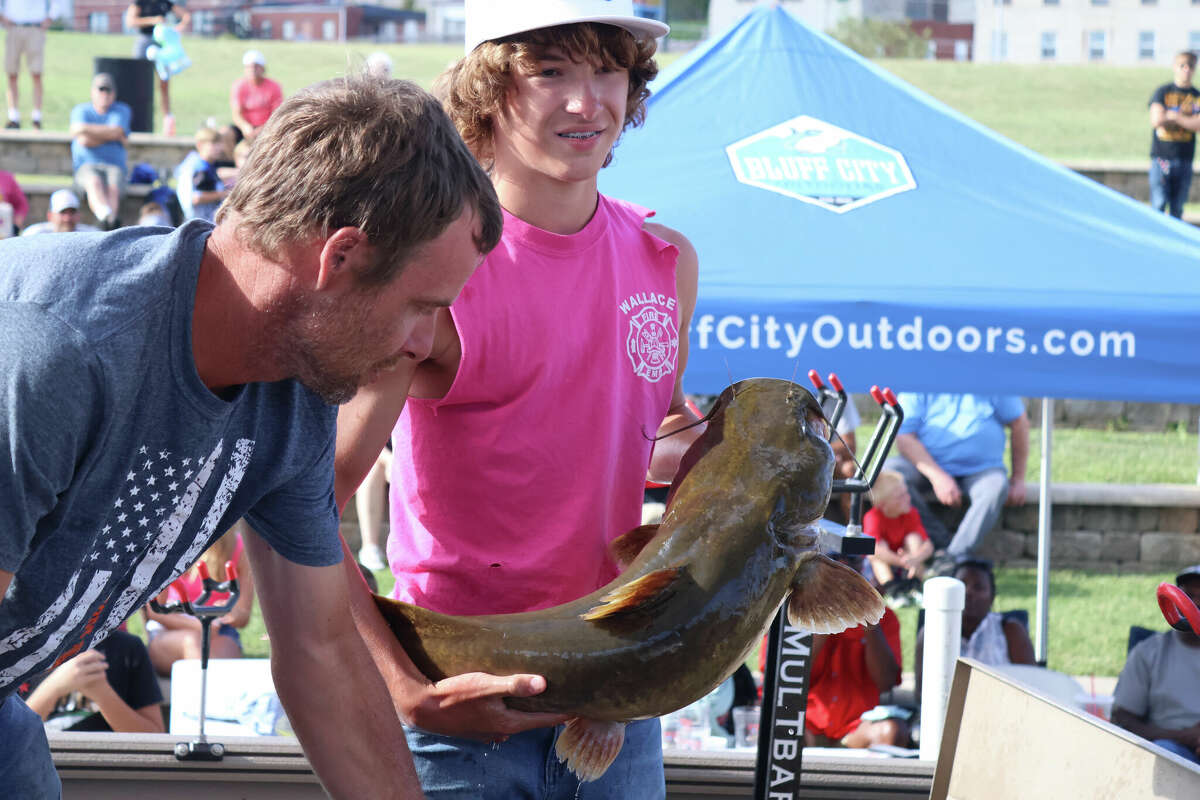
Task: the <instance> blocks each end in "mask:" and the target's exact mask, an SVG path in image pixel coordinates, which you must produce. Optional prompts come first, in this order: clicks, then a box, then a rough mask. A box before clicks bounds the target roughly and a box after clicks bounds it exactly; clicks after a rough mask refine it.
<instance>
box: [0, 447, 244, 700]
mask: <svg viewBox="0 0 1200 800" xmlns="http://www.w3.org/2000/svg"><path fill="white" fill-rule="evenodd" d="M226 451H227V447H226V443H225V441H224V440H220V441H218V442H217V443H216V445H215V446H214V447H213V448H212V449H211V451H209V452H208V453H207V454H203V455H194V454H192V455H187V454H180V453H173V452H171V451H170V450H165V449H156V448H154V447H152V446H150V445H142V446H141V447H139V448H138V450H137V453H136V454H135V457H134V459H133V461H132V463H131V465H130V467H129V469H128V472H127V474H126V475H125V479H124V481H123V482H122V486H121V489H120V491H119V492H118V493H117V496H116V497H114V498H113V500H112V502H111V504H110V507H109V509H108V514H107V516H106V517H105V518H104V519H103V522H102V523H100V526H99V528H98V530H97V534H96V537H95V539H94V540H93V544H92V547H91V548H90V549H89V550H88V551H87V552H85V553H84V555H83V558H82V560H81V562H80V564H79V566H78V568H77V569H76V570H75V571H74V573H72V574H71V575H70V577H69V579H68V580H67V582H66V584H65V585H64V586H63V587H62V590H61V591H60V592H59V593H58V594H57V597H56V598H55V600H54V601H53V602H52V603H50V605H49V606H48V607H47V608H46V609H45V610H44V611H42V612H41V613H40V614H39V616H38V618H37V620H36V621H35V622H34V623H33V624H32V625H29V626H26V627H24V628H19V629H17V630H14V631H11V632H10V633H8V634H7V635H6V636H4V638H3V639H0V690H4V689H6V688H8V687H9V686H10V685H11V684H12V682H13V681H14V680H17V679H20V678H23V677H24V676H26V675H30V674H34V673H36V672H40V671H42V670H44V669H47V668H49V667H51V666H54V665H57V664H59V663H61V662H63V661H65V660H67V659H69V658H71V657H73V656H74V655H76V654H77V653H79V652H80V651H82V650H84V649H87V648H88V647H91V646H93V645H94V644H96V643H97V642H99V641H100V640H102V639H103V638H104V637H105V636H107V635H108V632H109V631H111V630H112V629H113V628H115V627H117V626H118V625H120V624H121V622H123V621H124V620H125V619H126V618H127V617H128V616H129V615H130V614H132V613H133V612H134V611H135V610H137V608H139V607H140V606H141V605H142V604H144V603H146V602H147V601H148V600H149V599H150V598H151V597H153V596H155V595H157V594H158V593H159V592H160V591H162V590H163V589H164V588H166V586H167V585H168V584H169V583H170V582H171V581H172V580H174V579H175V578H176V577H178V576H179V575H182V574H183V573H184V572H186V571H187V569H188V568H189V567H191V565H192V564H194V563H195V562H196V560H197V559H198V558H199V557H200V555H201V553H203V552H204V549H205V548H206V547H207V546H208V543H209V542H210V541H211V540H212V539H213V538H214V534H216V533H219V532H218V531H217V530H216V529H217V525H218V524H219V523H220V521H221V518H222V517H223V516H224V515H225V512H226V510H228V508H229V504H230V501H231V500H232V499H233V496H234V493H235V492H236V491H237V489H238V486H239V485H240V484H241V482H242V479H243V478H244V477H245V474H246V467H247V466H248V465H249V463H250V457H251V455H252V453H253V451H254V441H253V440H251V439H237V440H236V441H235V442H234V443H233V447H232V448H228V452H226ZM218 470H221V471H223V474H222V476H221V479H220V482H219V484H218V486H217V489H216V492H215V494H213V495H212V498H211V500H210V501H209V502H208V506H207V508H206V509H203V510H204V515H203V517H202V518H201V519H200V521H199V523H198V524H196V523H193V522H192V520H193V518H194V517H195V516H196V514H197V512H198V511H200V510H201V508H199V507H198V506H199V505H200V502H199V501H200V497H201V495H202V494H203V493H205V490H206V488H207V487H208V486H209V484H210V483H212V481H213V479H214V477H215V475H216V473H217V472H218ZM185 529H186V530H187V534H186V535H185V533H184V531H185ZM164 564H168V565H170V573H169V577H168V578H167V579H166V580H163V581H160V582H158V583H155V582H154V577H155V575H156V574H161V570H160V568H161V567H162V566H163V565H164ZM81 626H82V627H81Z"/></svg>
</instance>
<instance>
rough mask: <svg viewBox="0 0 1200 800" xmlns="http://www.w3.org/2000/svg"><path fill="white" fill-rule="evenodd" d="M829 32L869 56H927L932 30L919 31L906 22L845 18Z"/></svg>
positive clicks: (857, 51)
mask: <svg viewBox="0 0 1200 800" xmlns="http://www.w3.org/2000/svg"><path fill="white" fill-rule="evenodd" d="M829 34H830V35H831V36H832V37H833V38H835V39H837V40H838V41H839V42H841V43H842V44H844V45H846V46H847V47H849V48H850V49H851V50H853V51H855V52H856V53H858V54H860V55H863V56H866V57H867V58H925V55H926V53H927V52H928V47H929V44H928V43H929V32H928V30H926V31H925V34H924V35H922V34H919V33H917V32H916V31H914V30H913V29H912V28H910V27H909V26H908V25H907V24H905V23H903V22H885V21H884V20H881V19H871V18H869V17H867V18H863V19H855V18H853V17H843V18H842V19H841V21H839V22H838V24H837V26H836V27H834V29H833V30H832V31H830V32H829Z"/></svg>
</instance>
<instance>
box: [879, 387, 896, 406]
mask: <svg viewBox="0 0 1200 800" xmlns="http://www.w3.org/2000/svg"><path fill="white" fill-rule="evenodd" d="M883 399H884V400H887V401H888V405H892V406H898V405H900V401H899V400H897V399H896V394H895V392H893V391H892V390H891V388H890V387H889V388H887V389H884V390H883Z"/></svg>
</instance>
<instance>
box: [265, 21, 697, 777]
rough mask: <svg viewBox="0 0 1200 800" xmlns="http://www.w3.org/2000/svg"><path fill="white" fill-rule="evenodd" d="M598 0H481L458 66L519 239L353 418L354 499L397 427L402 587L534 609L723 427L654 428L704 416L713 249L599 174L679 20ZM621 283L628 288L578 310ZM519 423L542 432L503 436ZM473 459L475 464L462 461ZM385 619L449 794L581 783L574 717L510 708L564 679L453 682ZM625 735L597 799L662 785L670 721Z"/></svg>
mask: <svg viewBox="0 0 1200 800" xmlns="http://www.w3.org/2000/svg"><path fill="white" fill-rule="evenodd" d="M597 5H598V4H597V3H595V2H591V0H588V1H587V2H583V1H582V0H571V1H570V2H566V1H563V2H555V3H529V2H526V1H525V0H505V2H500V1H499V0H468V2H467V5H466V19H467V30H468V31H469V33H468V34H467V36H468V49H469V51H470V52H468V54H467V55H466V56H465V57H464V58H463V59H461V60H460V61H458V62H456V64H455V65H453V66H452V67H450V69H449V71H448V72H447V73H446V74H445V75H443V76H442V78H441V79H439V81H440V82H441V83H442V84H443V86H444V88H445V89H446V91H445V96H446V100H445V103H446V105H447V108H448V109H449V111H450V115H451V118H452V119H454V120H455V122H456V123H457V124H458V126H459V131H460V133H461V134H462V136H463V138H464V140H465V141H466V142H467V143H468V145H469V146H471V147H472V150H473V151H474V152H475V154H476V157H477V158H479V159H480V161H481V162H483V163H484V164H486V165H487V166H488V167H489V170H490V174H491V177H492V181H493V184H494V185H495V187H496V193H497V195H498V196H499V198H500V202H501V205H502V206H503V208H504V212H505V214H504V232H503V238H502V241H501V244H500V245H499V246H497V248H496V249H495V250H494V251H493V252H492V253H491V254H490V255H489V256H488V258H487V259H486V260H485V261H484V263H483V265H482V266H481V267H480V268H479V269H478V270H477V271H476V273H475V275H474V276H473V277H472V279H471V281H470V282H469V283H468V285H467V286H466V287H465V288H464V289H463V292H462V295H461V296H460V297H459V299H458V300H456V301H455V303H454V305H453V306H452V309H451V310H450V311H447V310H446V309H440V310H439V311H438V314H437V318H436V322H435V326H436V327H435V333H434V339H433V341H432V342H431V348H430V350H429V351H428V352H427V354H426V355H425V356H424V357H423V358H421V359H417V360H411V361H404V362H401V363H400V364H397V365H396V368H395V369H394V370H391V371H389V372H387V373H383V374H381V375H380V376H379V380H378V381H377V382H376V383H374V384H372V385H371V386H369V387H366V388H364V390H363V391H362V392H361V393H360V394H359V396H358V397H356V398H355V399H354V400H353V401H351V403H349V404H347V405H346V406H344V407H343V409H342V410H341V411H340V412H339V413H338V437H337V448H338V458H337V472H338V474H337V490H338V503H339V506H340V505H342V504H343V503H344V502H345V501H346V500H348V499H349V497H350V495H351V494H352V493H353V491H354V488H355V487H357V486H358V484H359V483H360V481H361V480H362V478H363V476H364V475H366V474H367V472H368V471H369V469H370V468H371V466H372V465H373V464H375V463H376V460H377V458H378V455H379V452H380V450H382V449H383V446H384V442H385V440H386V439H387V436H388V434H389V433H390V432H393V429H394V434H393V437H392V440H393V444H394V448H393V455H392V489H391V498H392V525H391V531H390V534H389V536H388V553H387V554H388V557H389V560H390V562H391V568H392V573H393V574H394V575H395V576H396V583H395V587H394V589H393V595H394V596H395V597H397V598H400V599H404V600H406V601H410V602H415V603H417V604H418V605H422V606H425V607H427V608H431V609H435V610H437V611H441V612H443V613H449V614H497V613H499V614H502V613H509V612H521V611H532V610H535V609H539V608H545V607H548V606H552V605H555V604H558V603H563V602H566V601H568V600H571V599H574V598H577V597H580V596H582V595H584V594H587V593H588V592H590V591H593V590H594V589H597V588H599V587H600V586H603V585H604V584H606V583H607V582H609V581H610V580H612V579H613V578H614V577H616V575H617V574H618V572H619V568H618V567H617V565H616V564H615V562H614V561H613V559H612V557H611V555H610V554H609V552H608V544H609V542H611V541H612V540H613V539H614V538H616V537H617V536H619V535H621V534H623V533H625V532H626V531H628V530H630V529H632V528H635V527H637V526H638V525H639V524H640V523H641V518H642V496H643V491H644V487H645V483H646V479H647V477H649V478H650V480H652V481H655V482H658V483H668V482H670V481H671V479H672V478H673V477H674V476H675V474H676V472H677V471H678V468H679V459H680V457H681V456H682V455H683V453H684V451H686V449H687V447H688V446H689V445H690V444H691V443H692V442H693V441H695V439H696V438H697V437H698V436H699V435H700V434H701V433H702V432H703V428H704V426H703V425H697V426H693V427H689V428H687V429H686V430H685V431H683V432H680V433H677V435H675V436H669V437H666V438H662V439H659V440H658V441H657V442H652V441H651V437H653V435H654V434H655V432H660V433H668V432H676V431H679V430H680V429H681V428H684V427H686V426H688V425H689V424H690V423H691V422H693V421H695V420H696V419H697V415H695V414H694V413H693V412H692V411H691V410H690V409H689V408H688V404H687V398H686V396H685V394H684V385H683V383H684V378H683V376H684V372H685V368H686V365H687V337H686V331H687V328H688V322H689V319H690V317H691V312H692V309H693V308H694V307H695V301H696V281H697V270H698V267H697V259H696V251H695V249H694V248H693V247H692V246H691V244H690V242H688V240H687V238H686V237H684V236H683V235H682V234H680V233H679V232H678V231H675V230H673V229H671V228H668V227H667V226H665V225H663V224H659V223H657V222H655V221H653V220H651V219H648V217H650V216H651V215H652V212H651V211H649V210H648V209H645V208H642V207H639V206H637V205H634V204H632V203H627V202H624V201H621V200H616V199H613V198H609V197H606V196H604V195H601V194H599V192H598V189H597V183H598V176H599V173H600V170H601V168H602V167H603V165H604V164H606V163H607V162H608V160H609V158H611V155H612V148H613V146H614V145H615V144H616V142H617V139H618V137H619V136H620V134H621V132H622V131H623V130H625V129H626V128H628V127H630V126H631V125H633V124H636V123H637V122H638V121H640V120H641V118H642V114H643V112H644V110H645V106H644V100H645V98H646V97H647V95H648V94H649V91H648V90H647V88H646V85H647V83H648V82H649V80H650V79H651V78H652V77H653V76H654V75H655V73H656V72H657V67H656V65H655V62H654V52H655V48H656V43H655V38H654V37H655V36H657V35H662V34H664V33H665V32H666V26H665V25H663V24H662V23H658V22H655V21H652V20H648V19H643V18H640V17H636V16H634V14H633V5H632V3H631V2H630V1H629V0H624V2H613V3H605V4H603V5H604V8H605V9H606V10H607V12H608V16H605V17H604V18H603V22H602V23H595V22H592V21H591V18H592V16H593V15H594V11H595V7H596V6H597ZM260 147H261V145H260V144H255V145H254V151H253V153H252V154H251V157H250V163H251V164H252V165H253V164H255V163H256V162H257V160H258V159H259V158H261V157H262V156H263V153H264V151H262V150H260ZM634 295H636V296H637V298H638V299H637V300H636V302H632V301H631V302H629V303H626V302H624V300H622V298H633V297H634ZM601 296H603V297H607V298H610V299H611V301H604V302H583V303H581V302H578V298H581V297H587V298H596V297H601ZM568 309H569V311H568ZM639 331H640V333H639ZM646 345H649V347H647V346H646ZM585 354H586V355H585ZM402 411H403V415H402V416H401V412H402ZM398 417H399V423H398V424H397V418H398ZM579 420H585V421H586V422H585V424H582V425H576V424H574V423H575V422H576V421H579ZM512 426H516V427H517V428H519V429H520V433H519V434H517V435H514V436H510V435H507V434H503V433H502V432H503V431H509V430H513V428H512ZM462 448H466V450H463V449H462ZM461 452H469V453H471V457H469V458H455V459H447V458H445V457H444V454H446V453H461ZM550 485H554V486H555V487H556V491H555V492H554V493H553V495H554V496H553V497H552V496H551V495H550V494H548V493H547V492H546V491H545V487H547V486H550ZM352 602H354V603H355V604H356V605H355V617H356V621H357V622H359V624H362V625H364V627H367V626H372V627H370V628H368V630H370V631H371V632H369V633H367V634H366V635H367V636H370V637H371V638H372V639H375V637H376V635H377V633H376V632H377V629H376V628H375V627H374V626H375V625H376V621H375V618H376V617H377V616H378V615H377V613H375V612H374V606H373V604H370V600H369V598H367V597H366V593H365V592H363V591H362V590H361V586H360V587H359V589H358V591H357V592H356V593H355V596H354V597H353V598H352ZM366 604H370V611H369V613H370V614H374V615H375V616H374V617H372V616H369V615H368V613H365V612H368V609H366V608H365V607H364V606H365V605H366ZM378 633H382V634H386V637H387V638H390V639H391V642H390V643H388V642H387V641H386V639H385V638H384V636H382V635H381V636H379V644H380V649H379V651H378V652H379V653H380V654H381V655H384V654H386V657H385V658H381V659H379V660H377V663H380V664H381V670H383V671H384V674H385V675H386V676H387V677H388V679H389V680H390V682H391V685H392V690H393V698H394V700H395V702H396V704H397V707H398V708H399V709H400V711H401V714H402V715H403V716H404V718H405V719H406V721H408V722H409V723H410V725H411V727H410V728H409V729H408V741H409V747H410V748H411V750H412V752H413V760H414V762H415V763H416V765H417V773H418V775H420V777H421V780H422V786H423V787H424V788H425V790H426V792H427V793H428V794H430V795H431V796H438V795H439V794H440V795H442V796H447V795H452V796H462V795H461V794H459V790H456V789H453V788H450V787H462V786H478V785H479V784H481V783H486V784H487V785H486V790H483V791H480V792H478V793H476V792H473V791H470V790H468V791H469V792H470V796H472V797H487V798H509V797H515V796H538V797H542V796H559V797H570V796H571V795H572V794H574V793H575V792H576V791H578V788H577V787H578V785H579V784H578V783H577V780H576V778H575V776H574V775H572V774H571V772H570V771H569V770H568V768H567V767H566V765H565V764H563V763H561V762H560V761H559V760H558V758H557V757H556V756H555V742H556V740H557V739H558V737H559V735H560V733H561V730H562V729H561V728H558V727H556V726H558V725H560V724H562V723H564V722H565V721H566V718H565V717H564V716H563V715H560V714H541V713H524V712H517V711H513V710H511V709H508V708H507V707H506V706H505V705H504V703H503V702H502V698H503V697H505V696H508V695H513V694H517V695H520V696H526V695H530V694H536V693H538V692H540V691H542V690H543V689H544V687H545V683H544V678H542V677H541V676H531V675H504V676H497V675H487V674H483V673H469V674H465V675H454V676H449V677H447V678H446V679H444V680H440V681H437V682H436V683H434V682H431V681H429V680H427V679H426V678H425V677H424V676H422V675H421V674H420V672H418V671H417V670H416V669H415V668H414V667H413V666H412V665H411V664H409V663H407V661H408V659H407V656H406V655H405V654H404V652H403V649H402V648H399V646H398V645H397V644H396V642H395V637H394V636H392V635H391V634H390V633H387V632H386V631H383V632H378ZM385 648H386V649H385ZM584 724H585V725H587V726H588V730H590V731H594V730H595V729H596V728H597V727H599V726H598V725H594V724H591V723H584ZM624 737H625V738H624V745H623V746H622V747H621V750H620V753H619V754H618V755H617V757H616V761H615V762H614V764H613V766H612V768H611V769H609V770H608V771H606V772H605V773H604V775H603V776H602V777H601V778H600V779H599V780H598V781H597V782H595V783H589V784H588V785H587V787H586V789H584V790H583V793H584V795H595V796H597V797H622V798H625V797H628V798H639V800H640V798H654V797H659V798H661V797H662V796H663V793H664V791H665V790H664V779H663V764H662V734H661V730H660V726H659V722H658V720H657V719H647V720H638V721H635V722H632V723H630V724H629V725H627V726H626V727H625V729H624ZM493 741H496V742H500V744H499V750H494V749H493V745H492V744H491V742H493ZM551 787H554V788H551Z"/></svg>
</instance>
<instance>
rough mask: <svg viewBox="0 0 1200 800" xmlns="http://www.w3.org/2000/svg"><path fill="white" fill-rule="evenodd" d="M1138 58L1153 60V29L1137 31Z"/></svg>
mask: <svg viewBox="0 0 1200 800" xmlns="http://www.w3.org/2000/svg"><path fill="white" fill-rule="evenodd" d="M1138 58H1140V59H1143V60H1149V61H1153V60H1154V31H1138Z"/></svg>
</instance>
